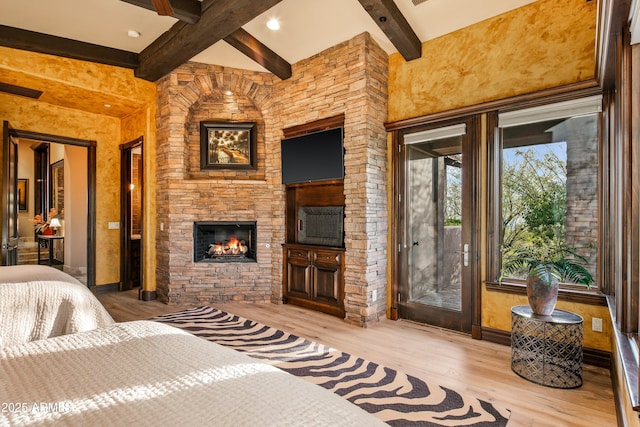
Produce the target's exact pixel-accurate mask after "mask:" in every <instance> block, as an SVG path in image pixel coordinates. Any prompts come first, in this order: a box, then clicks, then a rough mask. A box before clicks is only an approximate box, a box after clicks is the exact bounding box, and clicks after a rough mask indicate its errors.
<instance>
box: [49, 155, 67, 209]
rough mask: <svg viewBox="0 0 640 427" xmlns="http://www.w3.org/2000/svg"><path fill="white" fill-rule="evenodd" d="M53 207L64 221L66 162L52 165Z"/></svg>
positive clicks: (62, 161)
mask: <svg viewBox="0 0 640 427" xmlns="http://www.w3.org/2000/svg"><path fill="white" fill-rule="evenodd" d="M51 207H52V208H54V209H55V210H56V212H57V216H58V218H59V219H64V160H59V161H57V162H55V163H53V164H51Z"/></svg>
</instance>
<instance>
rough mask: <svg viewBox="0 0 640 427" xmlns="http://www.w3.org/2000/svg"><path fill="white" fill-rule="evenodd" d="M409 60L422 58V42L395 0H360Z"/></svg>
mask: <svg viewBox="0 0 640 427" xmlns="http://www.w3.org/2000/svg"><path fill="white" fill-rule="evenodd" d="M358 1H359V2H360V4H361V5H362V7H363V8H364V10H366V11H367V13H369V15H370V16H371V18H373V20H374V21H375V22H376V24H378V27H380V29H381V30H382V31H384V33H385V34H386V35H387V37H388V38H389V40H391V43H393V45H394V46H395V47H396V49H398V52H400V54H401V55H402V56H403V58H404V59H405V60H407V61H411V60H413V59H417V58H420V56H421V55H422V42H420V39H419V38H418V36H417V35H416V33H415V32H414V31H413V29H412V28H411V26H410V25H409V23H408V22H407V20H406V18H405V17H404V15H403V14H402V12H400V9H398V6H396V4H395V3H394V1H393V0H358Z"/></svg>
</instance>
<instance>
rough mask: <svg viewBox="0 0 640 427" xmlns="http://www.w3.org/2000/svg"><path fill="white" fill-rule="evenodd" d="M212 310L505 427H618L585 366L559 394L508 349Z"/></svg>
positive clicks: (380, 326) (124, 303) (264, 311)
mask: <svg viewBox="0 0 640 427" xmlns="http://www.w3.org/2000/svg"><path fill="white" fill-rule="evenodd" d="M98 298H99V299H100V300H101V301H102V303H103V304H104V306H105V307H106V308H107V310H108V311H109V312H110V313H111V315H112V316H113V318H114V319H115V320H117V321H129V320H136V319H147V318H150V317H153V316H156V315H160V314H165V313H171V312H176V311H180V310H182V309H184V308H187V307H185V306H177V305H166V304H163V303H161V302H158V301H147V302H144V301H139V300H137V291H129V292H121V293H109V294H104V295H99V296H98ZM214 306H215V307H216V308H219V309H221V310H224V311H227V312H229V313H233V314H237V315H239V316H243V317H246V318H249V319H252V320H255V321H258V322H261V323H264V324H266V325H269V326H273V327H276V328H279V329H283V330H286V331H288V332H291V333H293V334H295V335H298V336H302V337H305V338H308V339H311V340H314V341H318V342H321V343H324V344H326V345H329V346H331V347H334V348H337V349H339V350H342V351H345V352H347V353H351V354H353V355H356V356H359V357H362V358H364V359H367V360H371V361H373V362H377V363H380V364H382V365H386V366H388V367H390V368H394V369H396V370H399V371H402V372H405V373H407V374H411V375H414V376H417V377H420V378H423V379H426V380H428V381H432V382H435V383H437V384H440V385H443V386H449V387H451V388H453V389H455V390H457V391H459V392H462V393H466V394H470V395H473V396H476V397H478V398H481V399H484V400H488V401H491V402H494V403H495V404H497V405H501V406H504V407H507V408H509V409H510V410H511V418H510V421H509V427H516V426H532V427H533V426H535V427H539V426H553V427H559V426H585V427H587V426H588V427H596V426H597V427H604V426H616V425H617V422H616V416H615V405H614V401H613V391H612V388H611V378H610V375H609V371H608V370H607V369H603V368H597V367H594V366H590V365H585V367H584V369H583V380H584V384H583V386H582V387H580V388H578V389H574V390H559V389H553V388H548V387H543V386H540V385H537V384H533V383H531V382H529V381H526V380H524V379H522V378H520V377H519V376H517V375H516V374H514V373H513V372H512V371H511V350H510V348H509V347H508V346H503V345H499V344H494V343H489V342H486V341H479V340H472V339H471V338H469V337H468V336H466V335H461V334H456V333H452V332H448V331H443V330H440V329H436V328H431V327H426V326H422V325H416V324H413V323H409V322H405V321H391V320H383V321H381V322H379V323H377V324H375V325H373V326H372V327H369V328H366V329H364V328H360V327H357V326H352V325H348V324H346V323H344V321H342V320H341V319H338V318H337V317H332V316H329V315H325V314H322V313H318V312H315V311H311V310H307V309H303V308H299V307H295V306H292V305H276V304H238V303H235V304H232V303H227V304H214Z"/></svg>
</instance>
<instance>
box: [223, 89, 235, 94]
mask: <svg viewBox="0 0 640 427" xmlns="http://www.w3.org/2000/svg"><path fill="white" fill-rule="evenodd" d="M224 94H225V95H233V92H231V91H230V90H225V91H224Z"/></svg>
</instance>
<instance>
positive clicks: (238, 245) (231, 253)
mask: <svg viewBox="0 0 640 427" xmlns="http://www.w3.org/2000/svg"><path fill="white" fill-rule="evenodd" d="M255 242H256V223H255V221H236V222H228V221H196V222H194V223H193V261H194V262H256V243H255Z"/></svg>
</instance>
